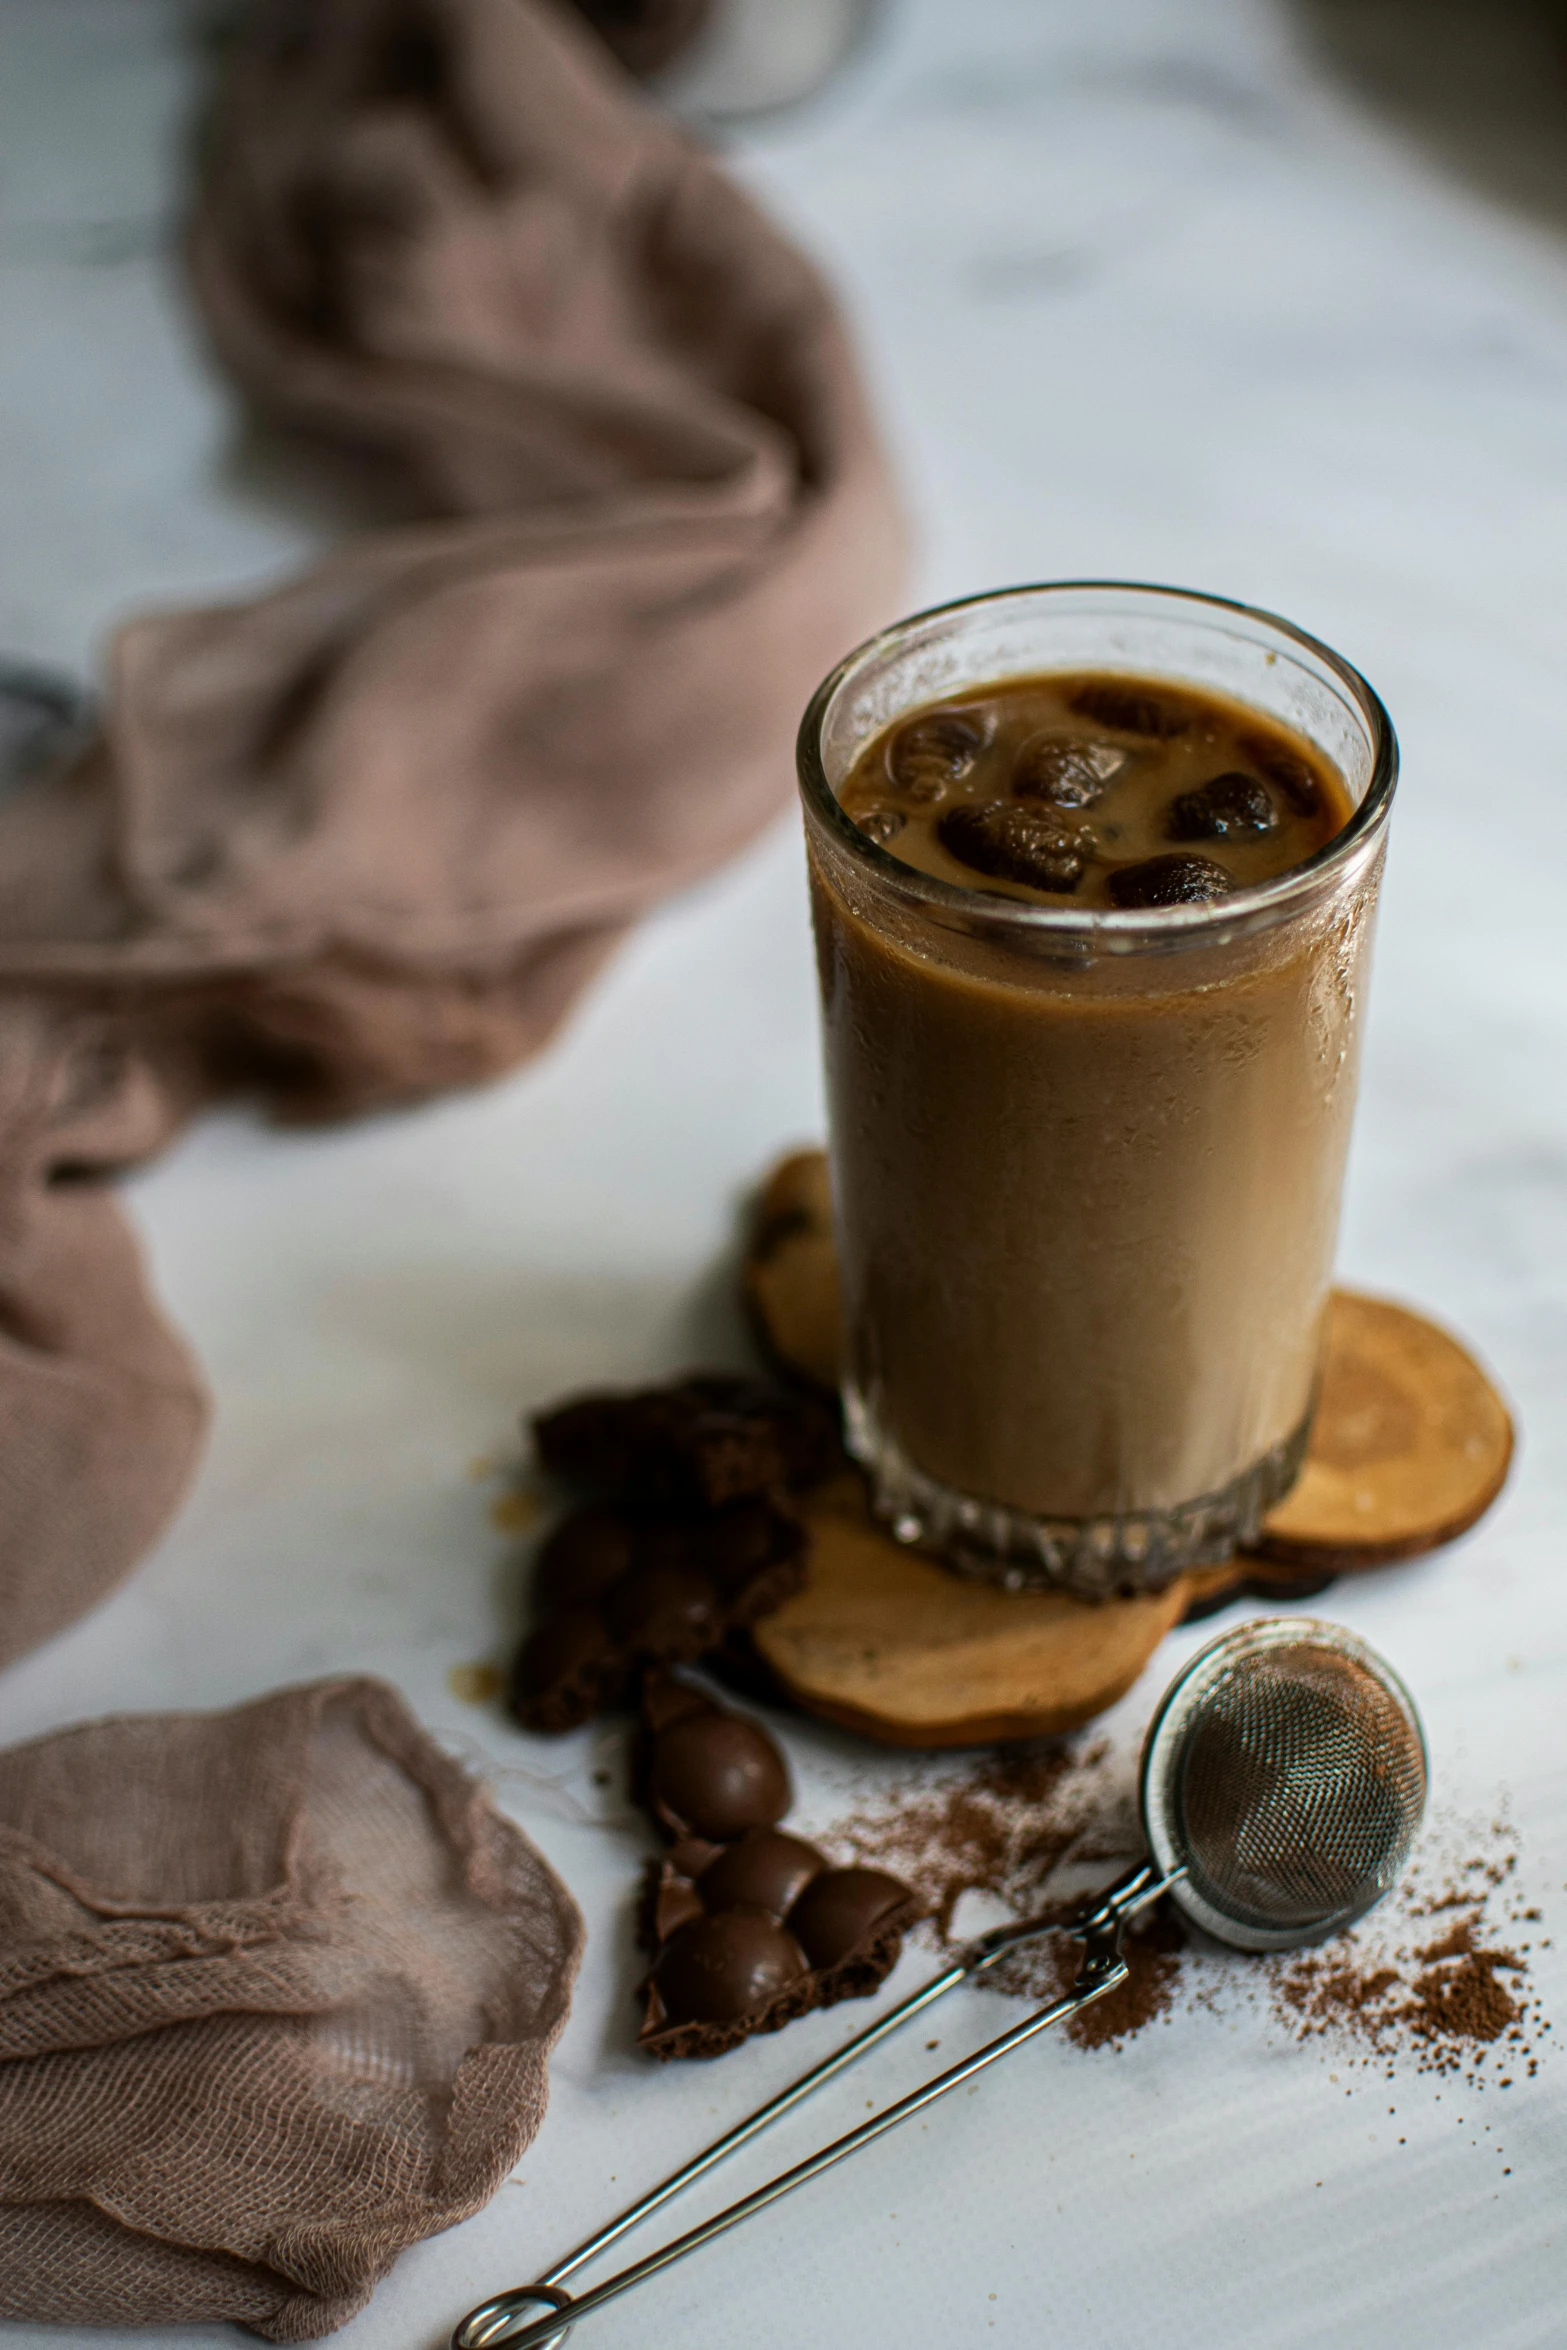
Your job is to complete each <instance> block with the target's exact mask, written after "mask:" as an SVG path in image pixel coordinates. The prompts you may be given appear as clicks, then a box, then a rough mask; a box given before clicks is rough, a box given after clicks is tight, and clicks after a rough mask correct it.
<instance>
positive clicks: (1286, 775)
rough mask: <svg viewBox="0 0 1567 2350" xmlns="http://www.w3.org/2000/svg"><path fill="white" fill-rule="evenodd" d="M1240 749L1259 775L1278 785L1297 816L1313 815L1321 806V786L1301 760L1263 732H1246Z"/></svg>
mask: <svg viewBox="0 0 1567 2350" xmlns="http://www.w3.org/2000/svg"><path fill="white" fill-rule="evenodd" d="M1240 747H1241V749H1242V751H1243V752H1244V753H1245V755H1246V757H1247V758H1248V759H1249V760H1250V761H1251V763H1252V765H1253V766H1254V767H1255V768H1256V770H1257V772H1258V774H1259V775H1265V776H1266V777H1267V779H1268V781H1269V782H1270V783H1273V784H1277V786H1278V788H1279V790H1280V791H1281V792H1282V793H1283V794H1284V797H1285V798H1286V799H1287V800H1288V802H1289V804H1290V806H1291V807H1292V808H1293V809H1294V811H1295V813H1296V815H1297V816H1315V815H1316V813H1317V811H1318V809H1319V808H1320V807H1321V805H1322V786H1321V784H1320V783H1319V782H1318V781H1317V779H1316V777H1315V776H1314V775H1313V774H1312V772H1311V769H1310V768H1309V767H1308V766H1307V764H1306V762H1305V760H1304V759H1296V758H1293V757H1292V756H1291V754H1290V753H1289V752H1288V751H1287V750H1285V748H1284V746H1283V745H1282V743H1275V742H1270V741H1269V739H1268V737H1267V736H1266V735H1265V734H1256V735H1247V736H1246V737H1245V739H1244V740H1243V741H1242V743H1241V746H1240Z"/></svg>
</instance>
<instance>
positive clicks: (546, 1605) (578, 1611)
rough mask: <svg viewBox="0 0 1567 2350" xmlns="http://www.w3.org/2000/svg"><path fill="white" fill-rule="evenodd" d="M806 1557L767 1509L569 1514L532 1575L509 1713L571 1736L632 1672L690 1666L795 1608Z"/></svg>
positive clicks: (777, 1510)
mask: <svg viewBox="0 0 1567 2350" xmlns="http://www.w3.org/2000/svg"><path fill="white" fill-rule="evenodd" d="M806 1546H807V1537H806V1534H805V1529H804V1527H803V1526H802V1525H801V1523H800V1521H799V1519H798V1518H796V1517H795V1516H794V1514H793V1513H792V1511H789V1510H786V1509H784V1508H782V1507H781V1506H780V1505H779V1504H778V1503H776V1502H771V1501H738V1502H731V1503H730V1504H729V1505H728V1507H727V1508H724V1509H719V1510H711V1511H694V1512H693V1511H675V1510H610V1509H603V1508H598V1507H592V1508H588V1509H583V1510H578V1511H576V1512H574V1513H573V1514H572V1516H570V1517H568V1518H566V1519H565V1520H564V1521H563V1522H562V1524H561V1525H559V1526H557V1527H556V1529H555V1531H554V1533H553V1534H552V1535H551V1536H550V1538H549V1540H548V1541H547V1542H546V1543H545V1544H544V1547H543V1549H542V1550H541V1551H540V1553H539V1556H538V1560H537V1563H536V1565H535V1568H534V1579H533V1599H534V1606H535V1610H536V1616H537V1620H536V1621H535V1623H534V1625H533V1628H532V1629H531V1630H530V1632H529V1633H528V1635H527V1638H526V1639H525V1640H524V1641H523V1644H522V1647H521V1650H520V1651H519V1654H518V1657H517V1662H516V1666H515V1668H514V1671H513V1674H512V1682H511V1698H510V1703H511V1710H512V1712H513V1713H514V1714H515V1716H516V1717H517V1719H518V1721H520V1722H521V1723H522V1724H523V1726H524V1728H525V1729H529V1730H551V1731H558V1730H570V1729H574V1728H575V1727H576V1726H577V1724H578V1723H580V1722H585V1721H588V1720H590V1719H591V1717H592V1716H593V1715H594V1714H596V1713H600V1712H602V1711H603V1710H604V1708H605V1707H606V1706H611V1705H618V1704H620V1703H621V1702H622V1701H623V1699H624V1697H625V1695H626V1692H627V1689H628V1688H629V1687H630V1684H631V1680H632V1676H633V1674H634V1673H635V1672H636V1671H637V1670H638V1669H641V1668H646V1667H647V1666H649V1665H667V1664H691V1663H694V1662H695V1660H696V1659H697V1658H698V1657H699V1656H705V1655H707V1654H708V1653H709V1651H710V1650H712V1649H715V1648H718V1647H720V1646H722V1644H723V1642H724V1641H725V1640H726V1639H727V1638H729V1636H730V1635H731V1634H732V1633H734V1632H736V1631H738V1630H739V1629H741V1628H742V1627H744V1626H745V1625H747V1624H753V1623H755V1622H757V1621H758V1620H759V1618H760V1617H762V1616H764V1615H767V1614H769V1613H770V1612H771V1610H772V1609H773V1608H775V1607H779V1606H781V1605H782V1603H783V1602H784V1600H786V1599H789V1598H792V1597H793V1595H794V1594H795V1592H797V1591H798V1590H799V1589H800V1587H801V1585H802V1583H803V1582H804V1579H805V1552H806Z"/></svg>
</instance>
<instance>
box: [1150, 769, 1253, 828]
mask: <svg viewBox="0 0 1567 2350" xmlns="http://www.w3.org/2000/svg"><path fill="white" fill-rule="evenodd" d="M1278 821H1279V812H1278V809H1277V808H1276V807H1275V806H1274V804H1273V800H1272V797H1271V795H1270V793H1269V791H1268V787H1267V785H1266V784H1265V783H1259V782H1258V781H1257V778H1256V777H1255V776H1254V775H1242V774H1241V772H1240V771H1239V769H1238V768H1232V769H1231V770H1230V772H1229V773H1228V774H1227V775H1216V776H1215V777H1214V779H1213V781H1212V782H1211V783H1200V784H1199V785H1198V786H1197V788H1196V790H1195V791H1183V792H1177V794H1176V796H1175V798H1174V799H1173V800H1172V801H1171V802H1170V805H1169V807H1168V808H1167V809H1166V810H1165V819H1164V836H1165V838H1166V840H1230V839H1233V838H1236V837H1244V836H1246V835H1247V834H1251V833H1259V832H1272V831H1273V829H1274V827H1275V826H1276V825H1277V823H1278Z"/></svg>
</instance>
